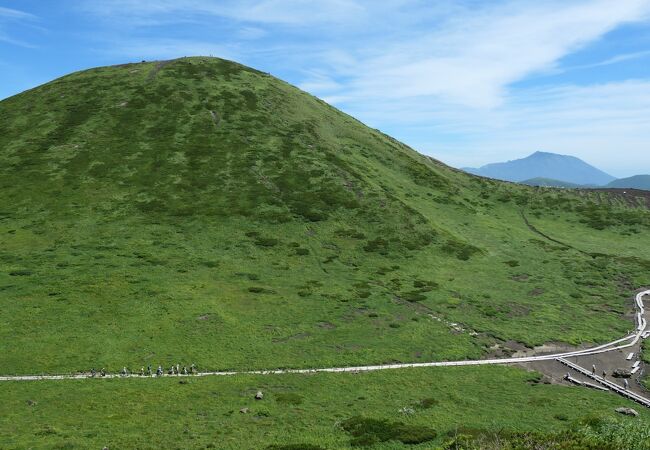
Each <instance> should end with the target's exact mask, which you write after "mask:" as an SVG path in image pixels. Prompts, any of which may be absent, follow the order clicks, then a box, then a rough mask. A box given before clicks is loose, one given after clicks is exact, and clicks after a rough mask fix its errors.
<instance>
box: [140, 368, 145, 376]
mask: <svg viewBox="0 0 650 450" xmlns="http://www.w3.org/2000/svg"><path fill="white" fill-rule="evenodd" d="M140 376H141V377H143V376H144V366H142V368H141V369H140Z"/></svg>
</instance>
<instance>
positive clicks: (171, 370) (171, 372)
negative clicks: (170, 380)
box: [168, 365, 174, 375]
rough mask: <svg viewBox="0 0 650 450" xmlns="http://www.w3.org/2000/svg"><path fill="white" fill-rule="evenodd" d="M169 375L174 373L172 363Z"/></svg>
mask: <svg viewBox="0 0 650 450" xmlns="http://www.w3.org/2000/svg"><path fill="white" fill-rule="evenodd" d="M168 373H169V375H174V366H173V365H172V368H171V369H169V372H168Z"/></svg>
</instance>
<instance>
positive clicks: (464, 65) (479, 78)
mask: <svg viewBox="0 0 650 450" xmlns="http://www.w3.org/2000/svg"><path fill="white" fill-rule="evenodd" d="M648 13H650V2H649V1H647V0H629V1H621V2H618V3H617V5H616V8H612V6H611V2H609V1H608V0H597V1H580V2H572V3H566V2H557V1H547V2H542V3H538V4H532V6H531V4H530V3H528V2H523V3H521V2H516V3H507V4H505V5H499V6H497V7H492V8H487V9H483V10H478V11H473V10H469V9H468V10H465V11H464V13H463V14H461V15H457V16H453V17H450V18H448V19H447V20H446V21H444V22H443V23H441V24H440V25H439V26H438V27H436V28H434V29H432V30H430V31H428V32H427V31H424V32H422V33H421V34H419V35H418V36H417V37H416V38H409V37H406V38H405V39H401V40H398V41H396V42H394V41H388V40H385V41H381V40H380V41H378V42H376V44H378V45H376V46H374V47H373V48H374V49H375V50H374V51H368V47H367V43H366V42H362V43H361V45H360V46H356V48H355V46H354V44H352V45H351V46H349V47H348V50H347V51H348V52H349V53H350V55H351V58H353V59H355V60H356V64H355V66H354V68H351V69H350V68H348V69H347V70H346V73H344V74H343V75H345V76H347V78H348V83H346V85H345V87H344V89H342V92H339V93H337V95H338V96H339V97H343V98H345V96H346V95H347V96H349V99H350V101H358V100H359V99H361V98H364V97H374V96H376V95H382V96H390V97H392V98H400V99H403V98H408V97H421V96H432V97H439V98H443V99H445V100H449V101H452V102H458V103H462V104H465V105H468V106H472V107H486V108H490V107H495V106H497V105H499V104H500V102H501V101H503V99H504V97H505V94H506V88H507V87H508V86H509V85H510V84H512V83H514V82H516V81H519V80H521V79H523V78H526V77H527V76H530V75H532V74H534V73H538V72H542V71H545V70H549V69H552V68H553V67H554V66H555V65H556V64H557V62H558V61H559V60H560V59H561V58H562V57H564V56H565V55H567V54H569V53H571V52H574V51H576V50H577V49H579V48H581V47H583V46H585V45H587V44H588V43H590V42H593V41H594V40H596V39H598V38H600V37H601V36H603V35H604V34H606V33H607V32H609V31H611V30H613V29H614V28H616V27H618V26H620V25H621V24H624V23H627V22H631V21H635V20H640V19H642V18H645V17H646V16H647V14H648ZM316 93H317V94H320V92H316ZM326 94H328V95H331V94H332V93H331V92H327V93H326Z"/></svg>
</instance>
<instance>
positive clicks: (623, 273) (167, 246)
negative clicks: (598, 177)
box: [0, 58, 650, 372]
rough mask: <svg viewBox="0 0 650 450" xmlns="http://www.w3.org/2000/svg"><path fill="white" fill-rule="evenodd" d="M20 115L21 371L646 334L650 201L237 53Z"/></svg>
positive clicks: (6, 332)
mask: <svg viewBox="0 0 650 450" xmlns="http://www.w3.org/2000/svg"><path fill="white" fill-rule="evenodd" d="M0 118H1V120H0V124H1V125H0V148H1V149H2V153H1V157H0V158H1V161H2V164H0V175H1V177H0V180H1V181H0V183H2V191H3V193H4V195H3V196H2V204H0V212H1V214H2V215H1V218H2V220H1V222H0V225H1V226H2V231H1V232H0V236H2V237H1V246H0V248H1V249H2V250H1V252H2V253H1V256H2V259H1V261H2V268H1V270H0V289H2V302H3V303H4V304H3V305H2V306H3V309H2V310H3V317H4V321H5V325H6V326H4V327H2V331H0V337H1V339H0V342H1V343H0V355H2V356H0V366H3V367H11V368H13V369H14V370H15V371H17V372H32V371H34V370H38V371H40V370H44V371H70V370H78V369H86V368H88V367H92V366H103V365H105V366H110V367H122V365H124V364H126V365H129V366H140V365H142V364H146V363H148V362H149V361H152V362H154V361H155V360H157V359H166V358H171V359H172V360H174V361H175V360H178V359H181V360H192V361H195V362H197V363H198V364H201V365H202V366H203V367H206V366H207V367H210V368H215V369H218V368H222V369H226V368H267V367H274V366H314V365H327V364H351V363H360V362H383V361H392V360H404V361H408V360H416V359H421V360H429V359H444V358H478V357H481V356H482V355H485V353H486V349H487V348H489V347H491V346H492V345H494V343H495V342H498V341H508V340H516V341H520V342H523V343H525V344H528V345H536V344H541V343H543V342H546V341H549V340H563V341H568V342H572V343H579V342H587V341H597V340H600V339H605V338H609V337H611V336H617V335H619V334H620V333H621V332H622V331H624V330H625V329H626V328H627V325H626V323H625V322H623V321H621V320H620V317H619V315H620V314H621V313H622V312H624V304H623V297H624V295H626V294H627V293H628V292H627V291H620V286H621V285H620V277H625V278H626V279H628V280H629V282H628V283H629V285H630V286H636V285H641V284H645V283H644V281H645V282H647V281H648V279H647V273H646V272H643V271H641V269H642V266H644V264H647V263H646V260H645V259H634V258H642V256H638V255H637V251H636V249H637V248H639V246H643V245H646V246H647V244H648V243H647V242H646V240H645V239H643V238H641V237H640V236H642V235H643V231H644V230H647V227H648V224H649V223H650V214H649V213H648V211H647V210H646V209H642V208H640V206H641V205H640V204H639V205H634V206H635V208H630V207H629V205H628V204H627V203H623V200H621V201H617V200H616V199H609V198H607V199H606V200H605V199H604V198H603V197H602V196H601V195H600V194H590V195H587V194H583V195H584V196H583V197H579V196H576V195H575V194H563V193H553V194H548V193H542V192H539V191H536V190H535V189H532V188H526V187H518V186H512V185H505V184H501V183H498V182H492V181H487V180H483V179H478V178H474V177H471V176H467V175H465V174H462V173H460V172H457V171H454V170H451V169H450V168H448V167H446V166H444V165H442V164H440V163H438V162H436V161H434V160H431V159H429V158H427V157H425V156H422V155H420V154H418V153H416V152H415V151H413V150H411V149H409V148H408V147H406V146H404V145H402V144H400V143H399V142H396V141H394V140H392V139H391V138H389V137H387V136H385V135H383V134H381V133H380V132H378V131H374V130H370V129H368V128H367V127H365V126H364V125H362V124H361V123H359V122H357V121H356V120H354V119H352V118H351V117H349V116H346V115H345V114H343V113H341V112H339V111H337V110H335V109H334V108H331V107H330V106H328V105H326V104H324V103H323V102H321V101H319V100H318V99H316V98H314V97H311V96H309V95H307V94H305V93H303V92H301V91H299V90H297V89H295V88H293V87H291V86H289V85H287V84H286V83H283V82H281V81H279V80H277V79H275V78H273V77H271V76H269V75H266V74H263V73H260V72H257V71H255V70H252V69H248V68H246V67H243V66H240V65H237V64H234V63H230V62H225V61H222V60H218V59H206V58H197V59H181V60H175V61H170V62H157V63H146V64H133V65H124V66H116V67H106V68H100V69H93V70H89V71H85V72H81V73H76V74H73V75H70V76H67V77H63V78H61V79H59V80H56V81H53V82H51V83H48V84H46V85H44V86H41V87H39V88H36V89H33V90H31V91H28V92H25V93H23V94H21V95H18V96H15V97H12V98H10V99H7V100H5V101H3V102H2V103H0ZM522 211H525V212H526V213H527V214H528V216H530V217H529V219H530V221H531V222H533V223H539V224H540V225H541V228H542V229H543V230H546V231H548V232H549V233H552V234H557V235H558V239H560V238H561V239H563V240H566V241H567V242H568V243H567V246H566V247H564V246H561V245H559V244H557V243H554V242H549V241H547V240H545V239H544V238H543V237H542V236H541V235H539V234H536V233H535V232H534V231H532V230H531V228H529V227H528V226H527V225H526V223H525V222H524V220H523V218H522ZM557 222H559V223H557ZM589 227H592V228H591V229H592V231H590V232H587V230H589V229H590V228H589ZM594 229H595V230H598V231H593V230H594ZM579 230H584V234H588V235H592V237H591V238H590V239H586V238H585V239H580V241H577V242H575V245H576V248H579V249H580V250H582V251H585V252H591V251H593V252H596V251H597V252H598V253H607V254H611V255H613V256H625V257H627V258H628V259H626V260H620V259H618V258H614V257H609V256H607V257H602V258H601V259H598V258H593V257H591V256H589V255H585V254H583V253H581V252H579V251H575V250H572V249H571V248H570V247H571V246H572V244H573V238H574V236H575V233H578V232H579ZM624 236H625V239H623V237H624ZM609 241H611V242H612V243H607V244H603V242H609ZM617 245H620V246H622V247H624V248H623V249H619V248H617V247H616V246H617ZM569 269H570V270H569ZM635 270H638V271H635ZM626 285H627V284H626ZM477 286H480V289H477ZM603 305H607V306H603ZM567 308H568V309H570V310H571V311H572V314H573V315H571V316H569V315H567V314H565V312H566V311H567ZM431 316H434V317H437V318H440V319H441V321H437V320H434V319H432V318H431ZM515 319H516V320H515ZM579 319H580V320H579ZM540 322H544V323H545V326H544V327H539V326H537V325H538V324H539V323H540ZM449 323H460V324H462V328H463V330H464V331H463V332H458V333H450V325H448V324H449ZM452 328H453V327H452ZM378 331H380V332H378ZM62 340H65V341H66V342H68V343H69V345H68V346H66V347H65V348H61V346H60V342H61V341H62ZM405 343H408V345H405ZM26 350H28V351H29V352H30V354H32V355H33V356H32V357H31V358H29V359H28V360H26V359H25V358H24V357H23V355H24V352H25V351H26ZM215 350H216V351H215Z"/></svg>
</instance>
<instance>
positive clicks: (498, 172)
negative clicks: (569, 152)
mask: <svg viewBox="0 0 650 450" xmlns="http://www.w3.org/2000/svg"><path fill="white" fill-rule="evenodd" d="M464 170H465V171H467V172H469V173H472V174H475V175H481V176H484V177H489V178H495V179H497V180H504V181H513V182H517V183H519V182H526V180H531V179H536V178H544V179H548V180H559V181H562V182H566V183H571V184H573V185H588V186H592V187H595V186H602V185H605V184H607V183H609V182H611V181H614V180H615V178H614V177H613V176H611V175H609V174H607V173H605V172H603V171H602V170H599V169H597V168H595V167H593V166H591V165H589V164H587V163H586V162H584V161H582V160H581V159H579V158H576V157H574V156H566V155H558V154H555V153H547V152H535V153H533V154H532V155H530V156H528V157H526V158H522V159H516V160H514V161H508V162H504V163H494V164H488V165H486V166H483V167H481V168H478V169H471V168H467V169H464Z"/></svg>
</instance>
